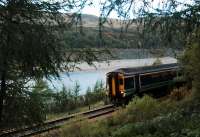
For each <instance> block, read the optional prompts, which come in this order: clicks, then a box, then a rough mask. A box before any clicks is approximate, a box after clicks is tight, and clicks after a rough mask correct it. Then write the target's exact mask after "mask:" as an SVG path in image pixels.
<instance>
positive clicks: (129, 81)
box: [124, 77, 135, 89]
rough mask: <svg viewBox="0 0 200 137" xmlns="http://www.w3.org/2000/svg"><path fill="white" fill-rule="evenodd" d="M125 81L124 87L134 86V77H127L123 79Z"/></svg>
mask: <svg viewBox="0 0 200 137" xmlns="http://www.w3.org/2000/svg"><path fill="white" fill-rule="evenodd" d="M124 81H125V83H124V85H125V89H131V88H135V84H134V83H135V81H134V77H128V78H125V79H124Z"/></svg>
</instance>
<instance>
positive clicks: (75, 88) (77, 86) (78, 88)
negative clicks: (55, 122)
mask: <svg viewBox="0 0 200 137" xmlns="http://www.w3.org/2000/svg"><path fill="white" fill-rule="evenodd" d="M80 90H81V89H80V85H79V83H78V82H77V81H76V82H75V85H74V88H73V93H74V101H75V105H77V100H78V97H79V94H80V93H79V92H80Z"/></svg>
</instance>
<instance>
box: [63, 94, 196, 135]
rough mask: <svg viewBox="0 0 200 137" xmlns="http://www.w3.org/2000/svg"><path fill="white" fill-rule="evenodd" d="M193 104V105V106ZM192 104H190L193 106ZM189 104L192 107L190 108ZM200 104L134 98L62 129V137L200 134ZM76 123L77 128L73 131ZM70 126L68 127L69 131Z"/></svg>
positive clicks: (145, 97) (186, 101) (187, 101)
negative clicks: (102, 115)
mask: <svg viewBox="0 0 200 137" xmlns="http://www.w3.org/2000/svg"><path fill="white" fill-rule="evenodd" d="M194 104H195V105H194ZM192 106H193V107H192ZM191 107H192V109H191ZM198 108H199V104H198V103H197V102H194V101H193V100H191V99H190V100H182V101H181V102H173V101H171V100H170V99H168V100H166V101H162V102H160V101H157V100H155V99H153V98H151V97H148V96H144V97H143V98H141V99H140V98H135V99H134V100H133V101H132V102H130V103H129V105H128V106H127V107H126V108H125V109H122V110H121V111H118V112H116V113H115V114H114V116H113V117H110V118H106V119H105V120H101V121H98V122H93V123H92V124H91V123H89V124H88V122H83V123H84V124H80V123H76V124H72V126H71V125H68V128H65V127H64V128H62V132H61V136H66V135H67V136H73V137H80V136H84V137H100V136H104V137H130V136H134V137H166V136H170V137H186V136H187V137H193V136H199V133H200V132H199V131H200V128H199V127H200V119H199V118H200V115H199V113H198V112H197V111H198ZM75 125H79V126H78V131H79V132H76V133H75V134H74V132H71V131H74V130H76V129H77V128H75V127H74V126H75ZM69 128H70V129H71V130H69Z"/></svg>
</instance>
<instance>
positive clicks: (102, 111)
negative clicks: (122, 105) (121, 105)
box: [0, 104, 116, 137]
mask: <svg viewBox="0 0 200 137" xmlns="http://www.w3.org/2000/svg"><path fill="white" fill-rule="evenodd" d="M115 110H116V108H115V107H114V105H112V104H110V105H106V106H103V107H100V108H96V109H93V110H89V111H86V112H81V113H76V114H72V115H69V116H66V117H62V118H58V119H55V120H51V121H45V122H44V123H41V124H36V125H32V126H30V127H25V128H22V129H18V130H10V131H4V132H3V133H0V137H28V136H33V135H37V134H40V133H43V132H46V131H50V130H53V129H56V128H59V127H60V126H62V125H64V124H65V123H66V122H69V120H71V119H74V121H73V122H77V121H81V120H84V119H93V118H96V117H100V116H103V115H106V114H109V113H112V112H114V111H115ZM78 117H80V118H78ZM76 118H77V119H76Z"/></svg>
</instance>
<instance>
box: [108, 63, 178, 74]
mask: <svg viewBox="0 0 200 137" xmlns="http://www.w3.org/2000/svg"><path fill="white" fill-rule="evenodd" d="M178 68H179V65H178V63H171V64H162V65H156V66H142V67H131V68H120V69H116V70H114V71H111V72H109V73H107V74H110V73H123V74H125V75H134V74H141V73H147V72H155V71H162V70H170V69H178Z"/></svg>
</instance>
